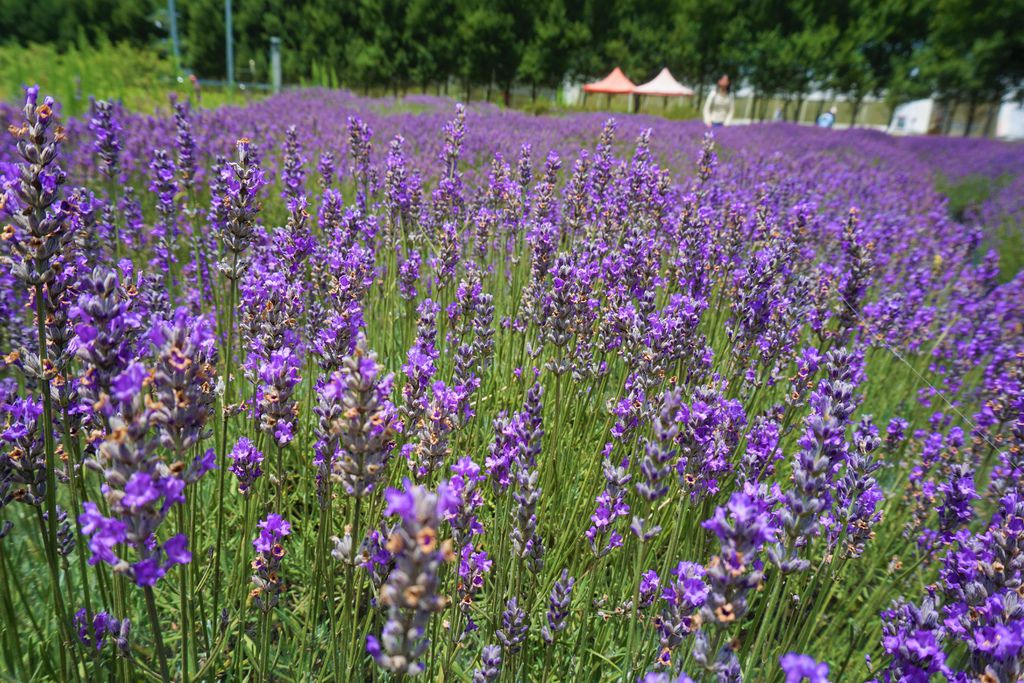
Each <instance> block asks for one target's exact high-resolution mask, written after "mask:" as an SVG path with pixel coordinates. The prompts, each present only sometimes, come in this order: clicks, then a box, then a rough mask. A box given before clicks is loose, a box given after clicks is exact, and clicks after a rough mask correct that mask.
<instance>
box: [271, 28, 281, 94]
mask: <svg viewBox="0 0 1024 683" xmlns="http://www.w3.org/2000/svg"><path fill="white" fill-rule="evenodd" d="M270 85H271V86H272V87H273V89H274V92H275V93H279V92H281V39H280V38H278V37H277V36H273V37H271V39H270Z"/></svg>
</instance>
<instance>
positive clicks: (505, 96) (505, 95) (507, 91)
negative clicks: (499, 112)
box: [501, 83, 512, 109]
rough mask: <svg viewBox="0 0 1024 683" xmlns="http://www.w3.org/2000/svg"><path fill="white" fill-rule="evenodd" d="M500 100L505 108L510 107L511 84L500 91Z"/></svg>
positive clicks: (507, 84)
mask: <svg viewBox="0 0 1024 683" xmlns="http://www.w3.org/2000/svg"><path fill="white" fill-rule="evenodd" d="M501 99H502V102H504V103H505V108H506V109H507V108H509V107H511V106H512V84H511V83H506V84H505V87H504V88H502V89H501Z"/></svg>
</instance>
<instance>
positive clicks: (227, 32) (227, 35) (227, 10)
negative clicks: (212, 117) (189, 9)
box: [172, 0, 235, 88]
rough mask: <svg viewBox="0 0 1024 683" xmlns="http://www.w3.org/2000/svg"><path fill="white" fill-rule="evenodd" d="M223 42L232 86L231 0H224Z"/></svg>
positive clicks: (230, 85)
mask: <svg viewBox="0 0 1024 683" xmlns="http://www.w3.org/2000/svg"><path fill="white" fill-rule="evenodd" d="M172 2H173V0H172ZM224 43H225V50H226V52H227V54H226V57H227V67H228V88H233V87H234V86H235V31H234V28H233V27H232V25H231V0H224Z"/></svg>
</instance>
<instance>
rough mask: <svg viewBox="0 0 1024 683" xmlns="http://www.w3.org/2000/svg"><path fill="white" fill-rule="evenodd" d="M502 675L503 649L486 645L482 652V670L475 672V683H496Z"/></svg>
mask: <svg viewBox="0 0 1024 683" xmlns="http://www.w3.org/2000/svg"><path fill="white" fill-rule="evenodd" d="M500 675H501V647H499V646H498V645H485V646H484V649H483V650H482V651H481V652H480V668H479V669H476V670H475V671H474V672H473V683H494V682H495V681H497V680H498V676H500Z"/></svg>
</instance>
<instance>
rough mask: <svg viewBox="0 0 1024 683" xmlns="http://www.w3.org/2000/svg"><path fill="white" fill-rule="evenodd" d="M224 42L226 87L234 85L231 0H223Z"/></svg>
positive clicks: (233, 36) (233, 38)
mask: <svg viewBox="0 0 1024 683" xmlns="http://www.w3.org/2000/svg"><path fill="white" fill-rule="evenodd" d="M224 43H225V50H226V51H227V55H226V56H227V67H228V87H229V88H233V87H234V86H235V31H234V28H233V27H232V25H231V0H224Z"/></svg>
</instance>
